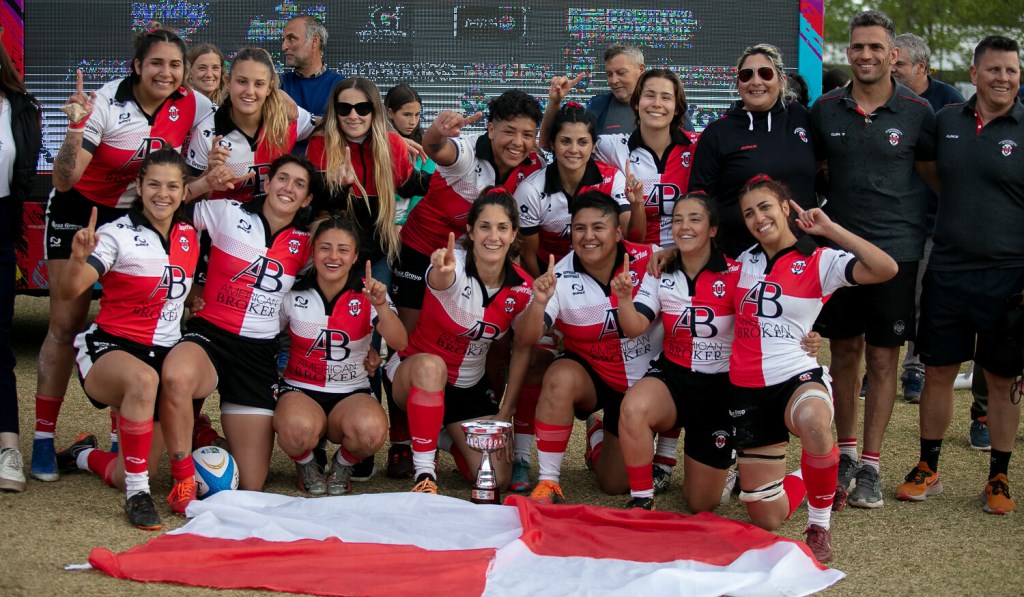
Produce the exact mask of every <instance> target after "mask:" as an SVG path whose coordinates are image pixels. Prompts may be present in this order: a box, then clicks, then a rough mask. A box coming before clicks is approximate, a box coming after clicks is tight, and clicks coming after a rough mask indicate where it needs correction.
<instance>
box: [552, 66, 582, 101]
mask: <svg viewBox="0 0 1024 597" xmlns="http://www.w3.org/2000/svg"><path fill="white" fill-rule="evenodd" d="M585 76H587V73H586V72H585V71H584V72H582V73H580V74H578V75H576V76H575V77H574V78H573V79H569V77H563V76H561V75H559V76H555V77H551V87H549V88H548V100H549V101H551V102H553V103H554V104H555V105H556V106H557V105H561V103H562V100H564V99H565V96H567V95H569V92H571V91H572V89H573V87H575V86H576V85H577V84H578V83H579V82H580V81H582V80H583V77H585Z"/></svg>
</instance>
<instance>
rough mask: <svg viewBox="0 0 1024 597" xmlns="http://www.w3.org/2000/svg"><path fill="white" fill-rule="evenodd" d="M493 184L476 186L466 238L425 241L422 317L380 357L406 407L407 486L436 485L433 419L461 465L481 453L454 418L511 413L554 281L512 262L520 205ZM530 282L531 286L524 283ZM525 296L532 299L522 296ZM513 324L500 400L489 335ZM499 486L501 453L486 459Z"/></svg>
mask: <svg viewBox="0 0 1024 597" xmlns="http://www.w3.org/2000/svg"><path fill="white" fill-rule="evenodd" d="M518 211H519V210H518V209H517V208H516V203H515V200H514V199H513V198H512V195H511V194H510V193H509V192H508V191H507V190H505V189H503V188H501V187H497V188H494V187H492V188H490V189H487V190H485V191H484V192H483V194H481V195H480V197H479V198H478V199H477V200H476V201H474V202H473V205H472V206H471V207H470V210H469V214H468V220H467V226H466V227H467V233H468V236H467V240H466V242H465V243H464V244H463V248H460V249H456V248H455V234H454V233H449V235H448V246H447V247H446V248H441V249H438V250H436V251H434V253H433V255H431V257H430V267H429V268H428V269H427V272H426V281H427V288H428V291H427V296H426V297H425V298H424V301H423V317H421V318H420V320H419V323H418V324H417V326H416V329H415V330H414V331H413V333H412V336H411V337H410V339H409V346H408V347H406V349H405V350H403V351H400V352H398V353H396V354H395V355H393V356H392V357H391V359H389V360H388V364H387V367H386V372H387V375H388V378H389V379H390V380H391V383H392V388H393V391H394V399H395V402H396V403H398V405H399V406H400V407H402V408H403V409H405V411H406V412H407V413H408V415H409V428H410V431H411V435H412V450H413V464H414V465H415V467H416V485H415V487H413V491H417V492H422V493H437V474H436V472H435V463H434V457H435V455H436V453H437V440H438V434H439V432H440V431H441V429H442V427H443V428H444V429H445V430H446V431H447V432H448V435H449V436H450V437H451V439H452V442H453V445H452V455H453V456H454V457H455V458H456V462H457V463H460V469H462V472H463V475H464V476H467V478H468V476H469V475H470V471H476V469H477V467H478V466H479V464H480V453H479V452H476V451H475V450H471V449H470V448H469V447H468V446H467V445H466V439H465V436H464V434H463V433H462V428H461V427H460V425H459V423H460V422H461V421H466V420H469V419H478V418H494V419H498V420H502V421H510V420H511V418H512V415H513V414H515V410H516V402H517V401H518V398H519V387H520V386H521V384H522V380H523V377H524V375H525V374H526V369H527V366H528V364H529V359H530V347H531V346H532V345H533V343H534V342H536V341H537V340H539V339H540V336H541V332H542V328H543V320H544V305H545V304H546V303H547V302H548V299H549V298H550V297H551V294H552V292H553V289H554V285H555V278H554V275H553V274H552V273H551V272H548V273H547V274H545V275H544V276H541V277H540V278H538V279H537V280H536V281H532V280H531V279H530V276H529V274H527V273H526V272H524V271H523V270H522V269H520V268H519V267H518V266H516V265H515V264H514V263H513V262H512V255H511V251H512V248H513V245H514V243H515V240H516V235H517V234H518V232H519V213H518ZM531 286H532V290H531ZM531 298H532V301H531ZM510 329H515V331H516V333H515V337H514V340H513V349H512V356H511V359H510V363H509V375H508V379H509V383H508V388H507V390H506V392H505V397H504V400H503V401H502V403H501V405H500V407H499V405H498V403H497V402H496V401H492V400H490V399H489V398H488V396H487V391H488V390H489V389H490V384H489V383H488V381H487V380H486V379H485V375H484V369H485V364H486V361H487V353H488V350H489V349H490V347H491V344H492V343H493V342H495V341H497V340H499V339H501V338H502V337H503V336H505V334H506V333H508V331H509V330H510ZM494 468H495V474H496V476H497V480H498V485H499V487H504V486H505V485H507V484H508V480H509V475H510V466H509V462H508V460H506V459H504V458H498V459H496V460H495V462H494Z"/></svg>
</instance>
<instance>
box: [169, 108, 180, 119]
mask: <svg viewBox="0 0 1024 597" xmlns="http://www.w3.org/2000/svg"><path fill="white" fill-rule="evenodd" d="M179 112H180V111H179V110H178V106H171V107H170V108H169V109H168V110H167V118H169V119H170V121H171V122H178V116H180V114H179Z"/></svg>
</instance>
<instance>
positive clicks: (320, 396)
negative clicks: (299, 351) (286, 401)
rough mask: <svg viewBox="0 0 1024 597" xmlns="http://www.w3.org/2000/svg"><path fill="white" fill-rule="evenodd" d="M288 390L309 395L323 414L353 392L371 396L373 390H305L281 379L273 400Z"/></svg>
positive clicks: (327, 413)
mask: <svg viewBox="0 0 1024 597" xmlns="http://www.w3.org/2000/svg"><path fill="white" fill-rule="evenodd" d="M288 392H298V393H300V394H305V395H306V396H309V397H310V398H312V399H313V402H316V403H317V404H319V405H320V408H322V409H324V414H325V415H327V416H331V411H332V410H334V407H335V406H338V404H340V403H341V401H342V400H344V399H346V398H348V397H349V396H351V395H353V394H368V395H370V396H373V390H371V389H370V388H359V389H358V390H353V391H351V392H321V391H318V390H307V389H306V388H300V387H298V386H293V385H291V384H290V383H288V382H287V381H285V380H283V379H282V380H280V381H279V382H278V383H277V388H276V391H275V392H274V400H279V399H280V398H281V396H284V395H285V394H287V393H288Z"/></svg>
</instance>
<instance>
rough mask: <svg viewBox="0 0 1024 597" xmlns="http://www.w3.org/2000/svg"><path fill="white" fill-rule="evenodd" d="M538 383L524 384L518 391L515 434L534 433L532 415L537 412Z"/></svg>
mask: <svg viewBox="0 0 1024 597" xmlns="http://www.w3.org/2000/svg"><path fill="white" fill-rule="evenodd" d="M540 387H541V386H540V384H539V383H531V384H524V385H523V389H522V390H520V391H519V403H518V404H516V416H515V419H514V423H515V430H516V435H519V434H525V435H533V434H534V421H533V420H534V417H535V416H536V414H537V401H538V400H539V399H540Z"/></svg>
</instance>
